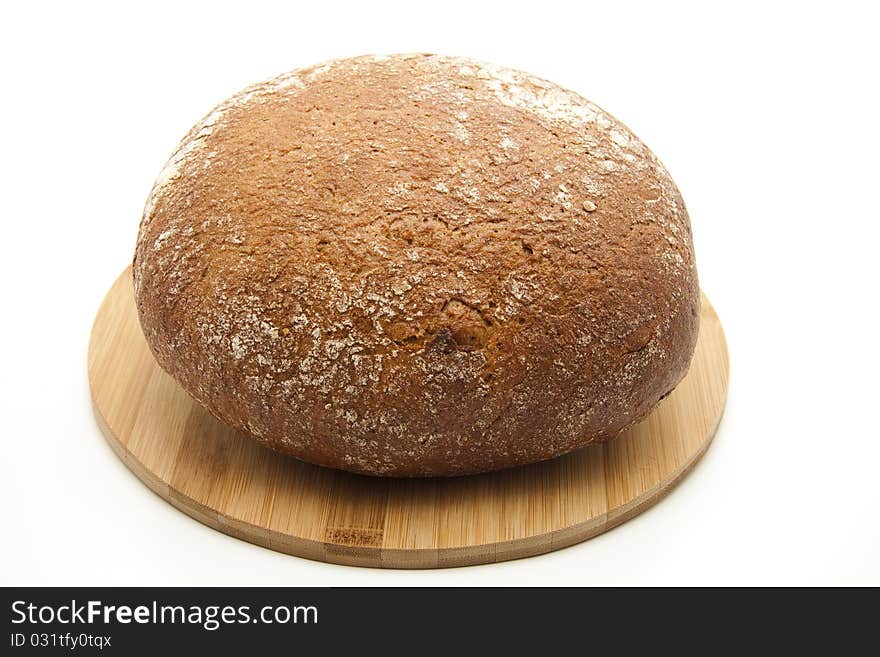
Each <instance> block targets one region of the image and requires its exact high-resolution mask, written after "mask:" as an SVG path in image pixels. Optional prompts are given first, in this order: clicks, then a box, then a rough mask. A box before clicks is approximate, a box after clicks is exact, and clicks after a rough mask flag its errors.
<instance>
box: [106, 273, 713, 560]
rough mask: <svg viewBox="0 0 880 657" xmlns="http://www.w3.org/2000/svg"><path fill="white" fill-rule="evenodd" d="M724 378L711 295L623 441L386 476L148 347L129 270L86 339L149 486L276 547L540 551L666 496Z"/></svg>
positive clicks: (419, 553)
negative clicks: (245, 410) (250, 423)
mask: <svg viewBox="0 0 880 657" xmlns="http://www.w3.org/2000/svg"><path fill="white" fill-rule="evenodd" d="M727 382H728V357H727V347H726V344H725V340H724V332H723V330H722V328H721V324H720V322H719V321H718V316H717V315H716V314H715V311H714V310H713V308H712V306H711V305H710V304H709V301H708V300H707V299H706V298H705V296H704V297H703V312H702V323H701V329H700V338H699V342H698V344H697V349H696V354H695V356H694V360H693V363H692V365H691V369H690V372H689V373H688V375H687V377H686V378H685V380H684V381H682V383H681V384H680V385H679V386H678V388H676V390H675V392H673V394H672V395H670V396H669V397H668V398H667V399H666V400H665V401H664V402H663V403H662V404H661V405H660V406H659V407H658V408H657V409H656V410H655V411H654V412H653V413H652V414H651V415H650V416H649V417H648V418H647V419H646V420H644V421H643V422H642V423H640V424H639V425H637V426H636V427H634V428H632V429H630V430H628V431H627V432H625V433H624V434H623V435H621V436H620V437H619V438H617V439H616V440H614V441H612V442H610V443H607V444H605V445H598V446H594V447H587V448H585V449H581V450H578V451H577V452H573V453H571V454H568V455H567V456H563V457H560V458H557V459H554V460H552V461H546V462H543V463H538V464H535V465H531V466H525V467H520V468H514V469H511V470H506V471H502V472H496V473H491V474H486V475H475V476H470V477H458V478H452V479H409V480H402V479H381V478H373V477H365V476H360V475H353V474H348V473H345V472H339V471H335V470H330V469H326V468H321V467H318V466H313V465H309V464H306V463H302V462H300V461H297V460H295V459H293V458H289V457H285V456H282V455H279V454H276V453H275V452H272V451H270V450H268V449H266V448H263V447H260V446H258V445H257V444H256V443H255V442H253V441H252V440H250V439H248V438H246V437H244V436H242V435H240V434H238V433H237V432H235V431H233V430H231V429H229V428H227V427H226V426H224V425H223V424H221V423H220V422H219V421H218V420H216V419H214V417H213V416H211V415H210V414H209V413H207V412H206V411H205V410H203V409H202V408H201V407H200V406H198V405H197V404H195V403H194V402H193V401H192V399H190V397H189V396H188V395H187V394H186V393H185V392H184V391H183V389H181V388H180V387H179V386H178V385H177V384H176V383H175V382H174V380H173V379H172V378H171V377H170V376H168V375H167V374H165V372H164V371H162V370H161V369H160V368H159V366H158V365H157V364H156V361H155V360H154V359H153V356H152V354H151V353H150V350H149V348H148V347H147V344H146V341H145V340H144V337H143V334H142V333H141V328H140V324H139V323H138V318H137V313H136V310H135V305H134V299H133V290H132V283H131V270H130V269H126V270H125V271H124V272H123V273H122V274H121V275H120V276H119V278H118V279H117V280H116V282H115V283H114V285H113V287H112V288H111V289H110V291H109V292H108V294H107V296H106V298H105V299H104V302H103V304H102V305H101V308H100V310H99V311H98V315H97V317H96V319H95V324H94V327H93V329H92V335H91V341H90V344H89V383H90V385H91V390H92V400H93V404H94V409H95V416H96V418H97V420H98V423H99V424H100V426H101V429H102V430H103V432H104V435H105V436H106V438H107V440H108V441H109V443H110V445H111V446H112V447H113V449H114V450H115V452H116V453H117V454H118V455H119V457H120V458H121V459H122V460H123V461H124V462H125V464H126V465H127V466H128V467H129V468H130V469H131V470H132V472H134V473H135V475H137V477H138V478H140V479H141V480H142V481H143V482H144V483H145V484H146V485H147V486H149V487H150V489H152V490H153V491H154V492H155V493H157V494H158V495H160V496H161V497H162V498H164V499H165V500H167V501H169V502H170V503H171V504H173V505H174V506H176V507H177V508H178V509H180V510H181V511H183V512H184V513H187V514H189V515H190V516H192V517H193V518H195V519H196V520H199V521H200V522H203V523H205V524H206V525H209V526H211V527H214V528H215V529H218V530H220V531H221V532H224V533H226V534H229V535H231V536H235V537H237V538H241V539H244V540H246V541H250V542H252V543H256V544H258V545H262V546H264V547H267V548H270V549H273V550H278V551H281V552H286V553H289V554H294V555H297V556H302V557H307V558H310V559H319V560H322V561H330V562H334V563H341V564H350V565H359V566H378V567H384V568H435V567H444V566H463V565H468V564H478V563H487V562H494V561H503V560H506V559H516V558H519V557H526V556H531V555H535V554H540V553H543V552H549V551H551V550H557V549H559V548H563V547H566V546H569V545H572V544H574V543H578V542H580V541H583V540H585V539H588V538H590V537H592V536H595V535H597V534H600V533H602V532H604V531H606V530H608V529H610V528H612V527H614V526H616V525H619V524H620V523H622V522H624V521H625V520H628V519H629V518H632V517H633V516H635V515H637V514H639V513H641V512H642V511H644V510H645V509H647V508H648V507H650V506H651V505H653V504H654V503H656V502H657V501H658V500H659V499H661V498H662V497H663V496H664V495H666V494H667V493H668V492H669V490H670V489H671V488H672V486H673V485H674V484H675V483H676V482H677V481H678V480H679V479H681V477H682V476H684V475H685V474H686V473H687V472H688V471H689V470H690V469H691V468H692V467H693V466H694V464H695V463H696V462H697V460H698V459H699V458H700V456H702V455H703V453H704V452H705V451H706V448H707V447H708V446H709V443H710V442H711V440H712V437H713V436H714V434H715V430H716V429H717V427H718V423H719V421H720V419H721V415H722V413H723V411H724V404H725V401H726V398H727ZM694 522H699V520H698V519H697V518H695V519H694Z"/></svg>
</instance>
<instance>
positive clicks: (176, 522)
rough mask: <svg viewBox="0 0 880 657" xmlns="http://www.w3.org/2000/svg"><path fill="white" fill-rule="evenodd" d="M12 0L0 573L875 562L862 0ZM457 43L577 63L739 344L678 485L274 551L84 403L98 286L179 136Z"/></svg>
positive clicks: (869, 47) (596, 573) (749, 569)
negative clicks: (338, 557)
mask: <svg viewBox="0 0 880 657" xmlns="http://www.w3.org/2000/svg"><path fill="white" fill-rule="evenodd" d="M127 4H128V3H113V4H110V5H107V6H103V7H98V6H85V5H83V4H81V3H64V4H60V3H59V4H58V5H57V6H37V4H36V3H21V4H20V5H19V6H17V7H16V8H13V3H5V4H4V5H3V8H2V9H0V66H2V86H0V97H2V102H0V149H2V151H0V153H2V154H0V180H2V188H0V190H2V196H0V211H2V215H0V222H2V224H0V245H2V253H0V286H2V288H0V292H2V306H0V307H2V318H0V350H2V352H0V435H2V443H0V444H2V453H0V504H2V509H0V510H2V524H3V535H2V540H0V584H32V585H37V584H43V585H48V584H95V585H98V584H108V585H122V584H157V585H158V584H168V585H197V584H211V585H214V584H216V585H220V584H241V585H244V584H254V585H261V584H273V585H282V584H283V585H346V584H348V585H366V584H372V585H384V584H395V585H408V584H437V585H440V584H465V585H489V584H524V585H532V584H591V585H592V584H698V585H699V584H874V585H877V584H880V556H878V555H880V485H878V474H880V431H878V429H877V420H876V416H877V411H876V406H877V404H878V401H880V400H878V392H880V386H878V377H880V362H878V355H877V353H878V348H880V346H878V324H877V319H878V318H877V292H876V290H875V288H876V284H877V279H878V277H877V264H878V263H877V260H878V257H880V254H878V252H877V251H878V243H877V238H878V229H877V226H878V221H880V211H878V207H880V193H878V174H880V166H878V163H880V138H878V134H880V131H878V116H880V103H878V63H880V51H878V46H877V39H878V37H877V26H878V20H877V18H876V17H875V16H871V15H869V14H868V13H867V12H868V9H865V8H867V7H869V6H870V4H871V3H861V4H856V3H853V4H849V3H845V2H833V3H828V6H827V7H821V6H816V5H812V4H810V3H804V2H798V3H792V4H791V5H784V4H781V3H778V4H777V3H769V2H761V3H755V4H752V3H746V2H737V3H734V4H731V6H730V8H728V9H719V8H716V7H715V4H716V3H706V2H701V3H694V4H688V5H681V4H674V5H673V4H668V3H656V2H651V3H638V4H630V3H617V2H608V1H607V0H606V1H604V2H601V3H597V4H589V3H585V2H571V3H555V2H549V1H547V0H540V1H537V0H535V1H534V2H530V3H521V4H517V3H515V2H504V3H498V4H490V3H481V2H476V1H474V0H471V1H469V2H463V3H459V2H453V1H450V0H444V1H442V2H424V3H420V2H417V1H416V0H410V1H409V2H405V3H399V4H384V3H380V2H370V1H369V0H363V1H361V2H356V3H352V4H351V5H344V4H341V3H337V2H307V3H302V4H299V5H298V6H297V3H294V2H286V3H279V4H278V5H262V4H261V3H258V2H253V1H245V2H241V3H238V4H237V5H224V4H222V3H217V2H212V3H207V4H204V5H202V6H195V5H190V4H189V3H183V2H171V3H161V2H150V3H144V4H143V7H142V8H140V9H130V8H127V7H126V5H127ZM411 51H422V52H439V53H444V54H460V55H465V56H470V57H474V58H478V59H485V60H490V61H493V62H496V63H500V64H504V65H507V66H512V67H515V68H521V69H525V70H527V71H530V72H532V73H535V74H537V75H540V76H542V77H545V78H549V79H551V80H554V81H556V82H559V83H561V84H563V85H564V86H567V87H570V88H572V89H575V90H577V91H579V92H581V93H583V94H584V95H586V96H587V97H589V98H590V99H592V100H594V101H595V102H597V103H598V104H599V105H601V106H602V107H604V108H605V109H607V110H609V111H610V112H611V113H612V114H615V115H616V116H617V117H619V118H620V119H622V120H623V121H624V122H625V123H627V124H628V125H629V126H630V127H631V128H633V130H634V131H635V132H636V133H637V134H638V135H639V136H640V137H642V139H643V140H644V141H645V142H646V143H647V144H648V145H649V146H650V147H651V148H652V149H653V150H654V151H655V152H656V153H657V154H658V155H659V156H660V158H661V159H663V161H664V162H665V164H666V165H667V167H668V169H669V170H670V171H671V172H672V175H673V176H674V177H675V179H676V181H677V182H678V185H679V187H680V188H681V190H682V193H683V194H684V197H685V199H686V201H687V203H688V207H689V210H690V214H691V219H692V222H693V226H694V235H695V244H696V249H697V259H698V266H699V272H700V278H701V283H702V286H703V289H704V290H705V291H706V292H707V293H708V294H709V296H710V298H711V299H712V302H713V303H714V305H715V306H716V308H717V310H718V312H719V314H720V316H721V318H722V321H723V322H724V326H725V328H726V331H727V337H728V341H729V345H730V351H731V365H732V373H731V388H730V398H729V402H728V410H727V414H726V417H725V419H724V421H723V423H722V426H721V429H720V432H719V433H718V435H717V437H716V440H715V443H714V445H713V446H712V448H711V449H710V450H709V452H708V454H707V455H706V457H705V458H704V459H703V461H702V462H701V463H700V464H699V465H698V467H697V468H696V469H695V470H694V472H693V473H692V474H691V475H690V476H689V477H688V478H687V479H686V480H685V481H684V482H683V483H682V484H681V486H679V487H678V488H677V489H676V490H675V491H674V492H673V494H672V495H670V496H669V497H668V498H667V499H666V500H664V501H663V502H661V503H660V504H659V505H658V506H656V507H655V508H653V509H652V510H650V511H648V512H646V513H645V514H643V515H642V516H639V517H638V518H636V519H634V520H633V521H631V522H629V523H627V524H625V525H624V526H622V527H620V528H618V529H615V530H614V531H612V532H609V533H608V534H605V535H603V536H600V537H598V538H595V539H593V540H591V541H588V542H586V543H583V544H580V545H578V546H575V547H572V548H569V549H566V550H563V551H560V552H557V553H553V554H549V555H546V556H540V557H535V558H531V559H526V560H521V561H515V562H508V563H503V564H497V565H488V566H478V567H472V568H461V569H452V570H442V571H424V572H416V571H378V570H369V569H358V568H351V567H342V566H334V565H328V564H322V563H318V562H312V561H307V560H304V559H298V558H295V557H290V556H285V555H282V554H275V553H273V552H270V551H268V550H265V549H262V548H259V547H256V546H253V545H250V544H248V543H244V542H241V541H238V540H235V539H233V538H229V537H227V536H225V535H223V534H220V533H218V532H216V531H213V530H211V529H208V528H206V527H204V526H202V525H200V524H199V523H197V522H195V521H194V520H191V519H190V518H189V517H187V516H185V515H183V514H182V513H180V512H178V511H176V510H175V509H174V508H172V507H171V506H170V505H168V504H167V503H165V502H164V501H162V500H161V499H159V498H158V497H157V496H155V495H153V494H152V493H150V492H149V491H148V490H147V489H146V488H145V487H144V486H143V484H141V483H140V482H139V481H138V480H137V479H136V478H135V477H134V476H133V475H132V474H131V473H130V472H129V471H128V470H127V469H126V468H125V467H124V466H123V465H122V463H121V462H120V461H119V460H118V459H117V458H116V457H115V456H114V455H113V453H112V452H111V451H110V449H109V448H108V446H107V445H106V443H105V442H104V439H103V438H102V436H101V434H100V432H99V430H98V428H97V427H96V425H95V422H94V420H93V417H92V411H91V408H90V402H89V393H88V386H87V382H86V359H85V357H86V347H87V343H88V337H89V330H90V326H91V322H92V318H93V316H94V313H95V311H96V309H97V307H98V304H99V302H100V301H101V298H102V297H103V295H104V293H105V291H106V290H107V288H108V286H109V285H110V283H111V282H112V281H113V280H114V278H115V277H116V276H117V274H118V273H119V272H120V271H121V270H122V268H123V267H125V266H126V264H127V263H128V262H129V260H130V257H131V254H132V250H133V246H134V240H135V236H136V232H137V227H138V221H139V218H140V213H141V209H142V207H143V203H144V200H145V199H146V196H147V192H148V191H149V189H150V186H151V184H152V181H153V179H154V178H155V176H156V174H157V173H158V171H159V169H160V168H161V167H162V165H163V163H164V161H165V159H166V158H167V157H168V156H169V155H170V153H171V151H172V149H173V148H174V146H175V145H176V143H177V141H178V140H179V138H180V137H181V136H182V135H183V134H184V133H185V132H186V131H187V130H188V129H189V127H190V126H191V125H192V124H193V123H194V122H195V121H196V120H198V119H199V118H200V117H202V116H203V115H204V114H205V113H206V112H207V111H208V110H209V109H210V108H211V107H212V106H213V105H214V104H215V103H217V102H219V101H220V100H222V99H224V98H225V97H227V96H229V95H230V94H232V93H234V92H235V91H237V90H238V89H240V88H241V87H243V86H245V85H247V84H249V83H251V82H254V81H257V80H260V79H263V78H266V77H269V76H272V75H275V74H277V73H280V72H282V71H285V70H288V69H293V68H297V67H300V66H307V65H310V64H313V63H317V62H320V61H321V60H324V59H328V58H334V57H342V56H348V55H356V54H363V53H372V52H382V53H392V52H411Z"/></svg>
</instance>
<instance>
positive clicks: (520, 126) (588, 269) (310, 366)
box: [133, 55, 699, 476]
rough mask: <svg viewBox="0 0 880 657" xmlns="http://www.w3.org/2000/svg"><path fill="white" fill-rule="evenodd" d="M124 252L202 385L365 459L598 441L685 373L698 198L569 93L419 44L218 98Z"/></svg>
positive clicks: (189, 380)
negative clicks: (692, 210)
mask: <svg viewBox="0 0 880 657" xmlns="http://www.w3.org/2000/svg"><path fill="white" fill-rule="evenodd" d="M133 272H134V289H135V295H136V300H137V308H138V312H139V315H140V321H141V324H142V326H143V330H144V335H145V336H146V339H147V342H148V343H149V345H150V347H151V349H152V351H153V353H154V354H155V357H156V359H157V360H158V362H159V364H160V365H161V366H162V367H163V368H164V369H165V370H167V371H168V372H169V373H170V374H171V375H172V376H173V377H174V378H175V379H176V380H177V381H178V382H179V383H180V385H181V386H183V388H184V389H185V390H186V391H187V392H188V393H189V394H190V395H192V397H193V398H194V399H195V400H196V401H198V402H199V403H200V404H202V405H203V406H204V407H205V408H206V409H208V410H209V411H210V412H211V413H213V414H214V415H215V416H216V417H217V418H219V419H220V420H222V421H223V422H225V423H226V424H228V425H230V426H231V427H234V428H235V429H238V430H240V431H241V432H242V433H244V434H246V435H248V436H250V437H252V438H254V439H256V440H257V441H259V442H260V443H262V444H263V445H266V446H267V447H271V448H272V449H275V450H278V451H281V452H284V453H287V454H290V455H293V456H295V457H297V458H300V459H303V460H305V461H309V462H312V463H317V464H321V465H326V466H331V467H334V468H342V469H344V470H351V471H355V472H360V473H368V474H374V475H388V476H432V475H458V474H466V473H475V472H485V471H489V470H495V469H498V468H505V467H508V466H513V465H518V464H524V463H530V462H534V461H539V460H542V459H547V458H550V457H554V456H557V455H560V454H563V453H565V452H569V451H571V450H573V449H576V448H579V447H583V446H584V445H588V444H591V443H597V442H601V441H605V440H608V439H610V438H612V437H614V436H615V435H617V434H618V433H619V432H620V431H621V430H622V429H624V428H626V427H627V426H629V425H631V424H633V423H634V422H637V421H638V420H640V419H642V418H643V417H645V415H646V414H647V413H648V412H649V411H650V410H651V409H652V408H653V407H654V406H655V405H656V404H657V403H658V402H659V401H660V400H661V399H662V398H663V397H664V396H665V395H667V394H668V393H669V392H670V391H671V390H672V389H673V388H674V387H675V385H676V384H677V383H678V382H679V381H680V380H681V379H682V377H683V376H684V374H685V373H686V371H687V368H688V365H689V362H690V359H691V356H692V352H693V349H694V345H695V342H696V338H697V330H698V322H699V288H698V284H697V274H696V269H695V265H694V254H693V246H692V240H691V229H690V224H689V220H688V215H687V211H686V210H685V206H684V203H683V202H682V198H681V195H680V194H679V191H678V189H677V188H676V186H675V184H674V183H673V181H672V179H671V178H670V176H669V174H668V173H667V172H666V170H665V169H664V168H663V166H662V165H661V164H660V162H659V161H658V160H657V158H656V157H655V156H654V155H653V154H652V153H651V151H649V150H648V149H647V148H646V147H645V146H644V144H642V143H641V141H639V139H638V138H636V137H635V136H634V135H633V134H632V132H630V131H629V129H627V128H626V126H624V125H623V124H621V123H620V122H619V121H617V120H616V119H614V118H613V117H612V116H610V115H609V114H608V113H606V112H604V111H603V110H601V109H600V108H599V107H597V106H596V105H594V104H593V103H591V102H589V101H587V100H585V99H584V98H582V97H581V96H579V95H577V94H575V93H572V92H571V91H567V90H565V89H562V88H560V87H559V86H557V85H555V84H552V83H550V82H547V81H545V80H542V79H539V78H536V77H533V76H531V75H527V74H525V73H522V72H519V71H514V70H509V69H505V68H499V67H496V66H492V65H488V64H485V63H480V62H475V61H471V60H467V59H459V58H450V57H440V56H433V55H398V56H390V57H359V58H355V59H344V60H338V61H333V62H330V63H327V64H324V65H321V66H317V67H314V68H310V69H304V70H298V71H294V72H292V73H289V74H285V75H282V76H280V77H277V78H275V79H273V80H270V81H267V82H264V83H261V84H257V85H254V86H252V87H250V88H248V89H245V90H244V91H242V92H241V93H239V94H237V95H235V96H234V97H232V98H230V99H229V100H227V101H226V102H224V103H222V104H221V105H219V106H218V107H217V108H216V109H215V110H214V111H212V112H211V113H210V114H208V116H207V117H205V118H204V119H203V120H202V121H201V122H200V123H198V124H197V125H196V126H195V127H194V128H193V129H192V131H191V132H190V133H189V134H188V135H187V136H186V137H185V138H184V139H183V141H182V142H181V144H180V146H179V147H178V149H177V151H176V152H175V153H174V155H173V156H172V158H171V159H170V160H169V162H168V164H167V165H166V166H165V168H164V170H163V171H162V173H161V174H160V176H159V179H158V180H157V182H156V184H155V186H154V187H153V190H152V192H151V194H150V197H149V199H148V201H147V204H146V208H145V210H144V215H143V220H142V223H141V227H140V234H139V237H138V242H137V248H136V253H135V258H134V266H133Z"/></svg>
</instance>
